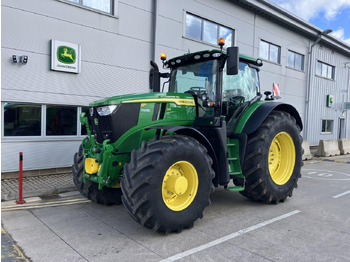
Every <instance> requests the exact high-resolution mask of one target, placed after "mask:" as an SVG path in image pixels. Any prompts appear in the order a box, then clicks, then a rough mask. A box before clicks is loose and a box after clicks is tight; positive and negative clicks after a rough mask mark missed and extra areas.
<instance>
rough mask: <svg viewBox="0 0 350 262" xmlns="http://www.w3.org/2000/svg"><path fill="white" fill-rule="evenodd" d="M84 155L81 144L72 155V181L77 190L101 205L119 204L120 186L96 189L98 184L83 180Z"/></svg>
mask: <svg viewBox="0 0 350 262" xmlns="http://www.w3.org/2000/svg"><path fill="white" fill-rule="evenodd" d="M83 169H84V157H83V146H82V145H80V147H79V151H78V152H77V153H75V155H74V164H73V166H72V172H73V182H74V184H75V186H76V187H77V188H78V190H79V192H80V193H81V194H82V195H83V196H84V197H86V198H88V199H89V200H91V201H93V202H96V203H98V204H102V205H119V204H121V203H122V202H121V197H122V191H121V189H120V188H110V187H106V186H104V187H103V188H102V190H99V189H98V184H97V183H95V182H92V181H90V180H87V181H86V183H85V184H84V181H83Z"/></svg>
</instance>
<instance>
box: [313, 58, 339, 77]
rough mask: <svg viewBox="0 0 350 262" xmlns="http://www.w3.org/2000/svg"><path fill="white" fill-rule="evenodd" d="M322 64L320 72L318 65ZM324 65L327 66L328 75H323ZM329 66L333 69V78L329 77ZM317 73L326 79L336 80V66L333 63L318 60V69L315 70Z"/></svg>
mask: <svg viewBox="0 0 350 262" xmlns="http://www.w3.org/2000/svg"><path fill="white" fill-rule="evenodd" d="M319 64H320V65H321V70H320V71H321V72H320V74H319V70H318V65H319ZM324 66H326V69H327V71H326V75H323V68H324ZM329 68H331V69H332V76H331V78H330V77H328V70H329ZM315 75H316V76H318V77H322V78H325V79H328V80H333V81H334V80H335V66H333V65H331V64H328V63H325V62H322V61H321V60H316V70H315Z"/></svg>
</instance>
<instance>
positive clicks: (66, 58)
mask: <svg viewBox="0 0 350 262" xmlns="http://www.w3.org/2000/svg"><path fill="white" fill-rule="evenodd" d="M76 58H77V55H76V53H75V49H74V48H71V47H68V46H59V47H57V59H58V61H60V62H61V63H64V64H74V63H75V60H76Z"/></svg>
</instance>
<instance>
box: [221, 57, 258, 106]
mask: <svg viewBox="0 0 350 262" xmlns="http://www.w3.org/2000/svg"><path fill="white" fill-rule="evenodd" d="M223 72H224V75H223V80H222V92H223V93H222V101H223V102H230V101H231V102H232V101H235V99H237V98H239V99H241V100H242V102H247V101H250V100H252V99H253V98H254V97H256V96H257V93H258V92H259V89H260V88H259V77H258V72H257V70H256V69H254V68H251V67H249V66H248V64H246V63H243V62H239V71H238V74H237V75H226V68H224V71H223Z"/></svg>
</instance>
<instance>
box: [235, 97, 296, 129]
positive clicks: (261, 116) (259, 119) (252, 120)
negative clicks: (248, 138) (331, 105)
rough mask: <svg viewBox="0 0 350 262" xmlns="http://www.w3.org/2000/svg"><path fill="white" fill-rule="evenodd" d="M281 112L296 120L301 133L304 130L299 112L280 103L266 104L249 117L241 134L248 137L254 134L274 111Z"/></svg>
mask: <svg viewBox="0 0 350 262" xmlns="http://www.w3.org/2000/svg"><path fill="white" fill-rule="evenodd" d="M273 110H279V111H284V112H287V113H289V114H290V115H291V116H292V117H294V118H295V120H296V124H297V125H298V126H299V128H300V131H301V130H303V123H302V121H301V118H300V115H299V113H298V111H297V110H296V109H295V108H294V107H293V106H292V105H289V104H285V103H280V102H266V103H263V104H261V105H260V106H259V107H258V108H257V109H256V110H255V111H254V112H253V114H252V115H251V116H250V117H249V119H248V120H247V122H246V123H245V125H244V127H243V129H242V131H241V133H245V134H247V135H249V134H251V133H253V132H254V131H255V130H257V129H258V127H259V126H260V125H261V124H262V123H263V122H264V120H265V119H266V117H267V116H268V115H269V114H270V113H271V112H272V111H273Z"/></svg>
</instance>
